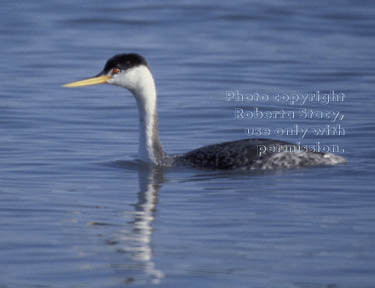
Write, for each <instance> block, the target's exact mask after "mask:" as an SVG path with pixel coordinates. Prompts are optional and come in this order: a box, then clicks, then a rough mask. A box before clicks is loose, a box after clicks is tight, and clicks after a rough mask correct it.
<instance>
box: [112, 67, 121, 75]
mask: <svg viewBox="0 0 375 288" xmlns="http://www.w3.org/2000/svg"><path fill="white" fill-rule="evenodd" d="M119 72H120V69H118V68H113V69H112V75H114V74H117V73H119Z"/></svg>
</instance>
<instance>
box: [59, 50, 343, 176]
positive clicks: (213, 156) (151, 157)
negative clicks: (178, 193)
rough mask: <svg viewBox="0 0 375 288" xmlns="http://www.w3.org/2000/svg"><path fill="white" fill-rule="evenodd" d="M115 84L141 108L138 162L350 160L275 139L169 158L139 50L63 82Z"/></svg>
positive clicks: (250, 165) (263, 165)
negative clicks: (99, 69) (85, 75)
mask: <svg viewBox="0 0 375 288" xmlns="http://www.w3.org/2000/svg"><path fill="white" fill-rule="evenodd" d="M104 83H107V84H112V85H116V86H120V87H123V88H127V89H128V90H129V91H130V92H131V93H132V94H133V95H134V96H135V99H136V102H137V106H138V112H139V128H140V133H139V150H138V153H139V154H138V155H139V158H140V160H142V161H144V162H148V163H153V164H155V165H158V166H173V165H178V164H184V165H185V164H186V165H190V166H193V167H200V168H211V169H236V168H242V169H248V170H267V169H280V168H296V167H302V166H313V165H336V164H340V163H345V162H346V160H345V159H344V158H343V157H341V156H338V155H334V154H332V153H322V152H316V151H308V149H300V147H299V146H297V145H296V144H292V143H288V142H284V141H278V140H271V139H243V140H238V141H231V142H225V143H220V144H213V145H208V146H204V147H201V148H198V149H195V150H193V151H190V152H188V153H185V154H181V155H171V156H169V155H168V154H167V153H165V152H164V150H163V148H162V145H161V143H160V139H159V130H158V114H157V94H156V88H155V81H154V78H153V76H152V73H151V70H150V68H149V66H148V64H147V62H146V60H145V58H144V57H142V56H141V55H139V54H135V53H130V54H118V55H115V56H113V57H112V58H110V59H109V60H108V61H107V63H106V64H105V66H104V69H103V71H102V72H100V73H99V74H98V75H97V76H95V77H94V78H90V79H86V80H81V81H77V82H72V83H69V84H65V85H64V87H79V86H88V85H95V84H104Z"/></svg>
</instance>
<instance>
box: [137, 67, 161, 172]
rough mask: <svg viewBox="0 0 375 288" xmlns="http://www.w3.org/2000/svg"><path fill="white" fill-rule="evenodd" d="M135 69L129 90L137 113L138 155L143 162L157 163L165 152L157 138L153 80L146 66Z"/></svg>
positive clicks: (155, 97) (159, 162)
mask: <svg viewBox="0 0 375 288" xmlns="http://www.w3.org/2000/svg"><path fill="white" fill-rule="evenodd" d="M135 69H138V71H134V72H136V73H137V74H138V75H137V80H136V83H133V84H134V85H133V87H134V89H132V90H131V91H132V92H133V94H134V95H135V98H136V101H137V106H138V113H139V149H138V157H139V158H140V159H141V160H143V161H145V162H151V163H154V164H156V165H158V164H161V163H162V160H163V159H164V157H165V156H166V154H165V153H164V151H163V148H162V146H161V144H160V139H159V130H158V115H157V96H156V88H155V82H154V79H153V77H152V74H151V72H150V70H149V69H148V68H147V67H145V66H140V67H137V68H135ZM139 74H141V75H139Z"/></svg>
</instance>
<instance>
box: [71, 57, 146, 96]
mask: <svg viewBox="0 0 375 288" xmlns="http://www.w3.org/2000/svg"><path fill="white" fill-rule="evenodd" d="M150 83H152V85H153V78H152V74H151V71H150V69H149V67H148V65H147V62H146V60H145V58H144V57H142V56H141V55H139V54H135V53H130V54H118V55H115V56H113V57H112V58H110V59H109V60H108V61H107V63H106V64H105V66H104V69H103V71H102V72H100V73H99V74H98V75H96V76H95V77H93V78H89V79H85V80H81V81H76V82H72V83H68V84H65V85H64V87H81V86H89V85H96V84H112V85H117V86H120V87H123V88H127V89H128V90H130V91H131V92H133V93H134V94H138V93H137V92H139V91H141V90H142V89H144V88H145V86H147V85H150Z"/></svg>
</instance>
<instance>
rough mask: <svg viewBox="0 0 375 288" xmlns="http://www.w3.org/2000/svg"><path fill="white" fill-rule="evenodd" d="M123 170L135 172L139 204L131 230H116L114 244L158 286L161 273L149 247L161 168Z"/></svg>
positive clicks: (136, 207) (137, 166)
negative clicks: (137, 182)
mask: <svg viewBox="0 0 375 288" xmlns="http://www.w3.org/2000/svg"><path fill="white" fill-rule="evenodd" d="M126 168H132V169H131V170H136V171H137V173H138V180H139V192H138V201H137V203H136V204H135V205H134V206H135V211H134V213H131V215H132V216H131V217H132V218H133V219H132V220H131V221H130V224H131V230H130V231H129V229H128V230H123V231H119V235H118V239H117V241H116V242H117V244H118V245H120V246H121V248H120V249H118V250H121V251H122V252H127V253H128V254H129V255H130V257H131V259H132V260H133V261H134V262H135V263H134V264H136V266H137V270H139V268H140V269H141V270H143V272H144V273H145V276H146V277H147V278H148V279H150V281H151V282H152V283H153V284H158V283H160V281H161V279H163V278H164V273H163V272H162V271H160V270H159V269H157V268H156V266H155V263H154V261H153V252H152V247H151V246H152V245H151V244H152V231H153V228H152V223H153V221H154V212H155V210H156V204H157V202H158V193H159V190H160V187H161V185H162V183H163V181H164V177H163V169H162V168H159V167H154V166H146V165H135V166H133V165H132V167H129V166H128V167H126ZM134 168H135V169H134ZM125 213H126V215H124V216H125V217H126V218H129V213H128V212H125ZM134 280H135V279H134Z"/></svg>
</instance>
